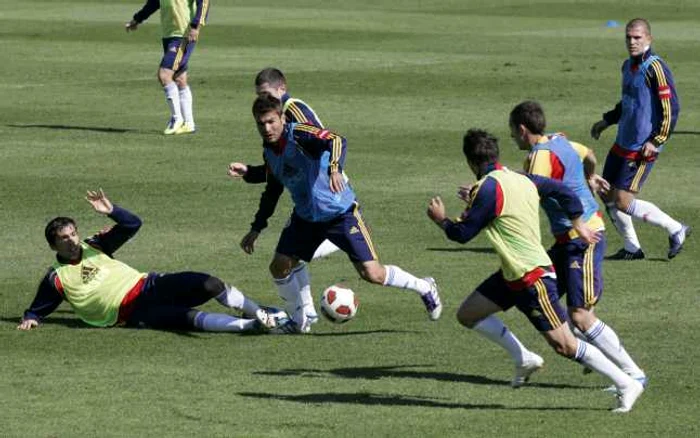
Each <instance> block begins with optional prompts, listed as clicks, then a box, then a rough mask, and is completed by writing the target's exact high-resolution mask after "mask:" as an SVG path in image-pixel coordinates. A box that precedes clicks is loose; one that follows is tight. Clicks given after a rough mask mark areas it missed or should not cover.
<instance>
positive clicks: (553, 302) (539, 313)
mask: <svg viewBox="0 0 700 438" xmlns="http://www.w3.org/2000/svg"><path fill="white" fill-rule="evenodd" d="M476 290H477V291H478V292H479V293H480V294H481V295H483V296H485V297H486V298H488V299H489V300H491V301H493V302H494V303H495V304H496V305H497V306H498V307H500V308H501V309H503V311H506V310H508V309H510V308H511V307H513V306H515V307H517V308H518V310H520V311H521V312H522V313H523V314H524V315H525V316H526V317H527V319H529V320H530V323H532V325H534V326H535V328H536V329H537V330H538V331H540V332H548V331H550V330H554V329H555V328H557V327H559V326H561V325H562V324H564V323H565V322H566V321H567V315H566V309H564V308H563V307H562V306H561V304H559V292H558V291H557V281H556V279H554V278H550V277H541V278H540V279H538V280H537V281H536V282H535V283H534V284H533V285H532V286H530V287H526V288H525V289H521V290H517V291H514V290H512V289H510V288H509V287H508V285H507V284H506V280H505V279H504V278H503V271H498V272H496V273H494V274H493V275H491V276H490V277H489V278H487V279H486V280H484V282H483V283H481V284H480V285H479V286H478V287H477V288H476Z"/></svg>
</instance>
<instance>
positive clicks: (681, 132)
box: [673, 131, 700, 135]
mask: <svg viewBox="0 0 700 438" xmlns="http://www.w3.org/2000/svg"><path fill="white" fill-rule="evenodd" d="M673 135H700V131H673Z"/></svg>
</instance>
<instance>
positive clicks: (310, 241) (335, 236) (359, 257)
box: [276, 203, 377, 263]
mask: <svg viewBox="0 0 700 438" xmlns="http://www.w3.org/2000/svg"><path fill="white" fill-rule="evenodd" d="M326 239H328V240H330V241H331V242H333V243H334V244H335V245H336V246H337V247H338V248H340V249H341V250H343V251H344V252H345V253H346V254H347V255H348V257H349V258H350V261H352V262H353V263H356V262H368V261H371V260H377V254H376V252H375V250H374V245H373V244H372V237H371V236H370V231H369V227H368V226H367V225H366V223H365V220H364V219H363V217H362V211H361V209H360V207H359V205H358V204H357V203H355V204H353V205H352V206H351V207H350V208H349V209H348V210H347V211H346V212H345V213H343V214H341V215H340V216H338V217H336V218H335V219H333V220H330V221H327V222H308V221H305V220H304V219H302V218H300V217H299V216H297V215H296V214H295V213H292V217H291V218H290V220H289V222H288V223H287V225H286V227H285V228H284V230H282V235H281V236H280V240H279V242H278V243H277V249H276V251H277V252H278V253H280V254H284V255H286V256H289V257H294V258H299V259H301V260H305V261H307V262H308V261H311V259H312V258H313V255H314V252H315V251H316V249H317V248H318V247H319V245H321V243H323V241H324V240H326Z"/></svg>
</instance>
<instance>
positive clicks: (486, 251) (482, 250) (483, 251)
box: [426, 246, 496, 254]
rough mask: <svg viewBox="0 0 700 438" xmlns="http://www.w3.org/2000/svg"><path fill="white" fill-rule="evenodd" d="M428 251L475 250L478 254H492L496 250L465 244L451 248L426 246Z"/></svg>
mask: <svg viewBox="0 0 700 438" xmlns="http://www.w3.org/2000/svg"><path fill="white" fill-rule="evenodd" d="M426 249H427V250H428V251H436V252H475V253H478V254H493V253H495V252H496V251H495V250H494V249H493V248H469V247H466V246H463V247H459V248H453V247H449V248H447V247H445V248H426Z"/></svg>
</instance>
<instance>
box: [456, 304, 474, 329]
mask: <svg viewBox="0 0 700 438" xmlns="http://www.w3.org/2000/svg"><path fill="white" fill-rule="evenodd" d="M457 322H459V323H460V324H462V325H463V326H464V327H466V328H469V329H472V328H474V326H475V325H477V324H478V323H479V321H478V320H477V319H476V318H474V315H473V314H472V313H471V312H469V309H468V308H467V307H465V306H464V305H462V306H460V308H459V309H458V310H457Z"/></svg>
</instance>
